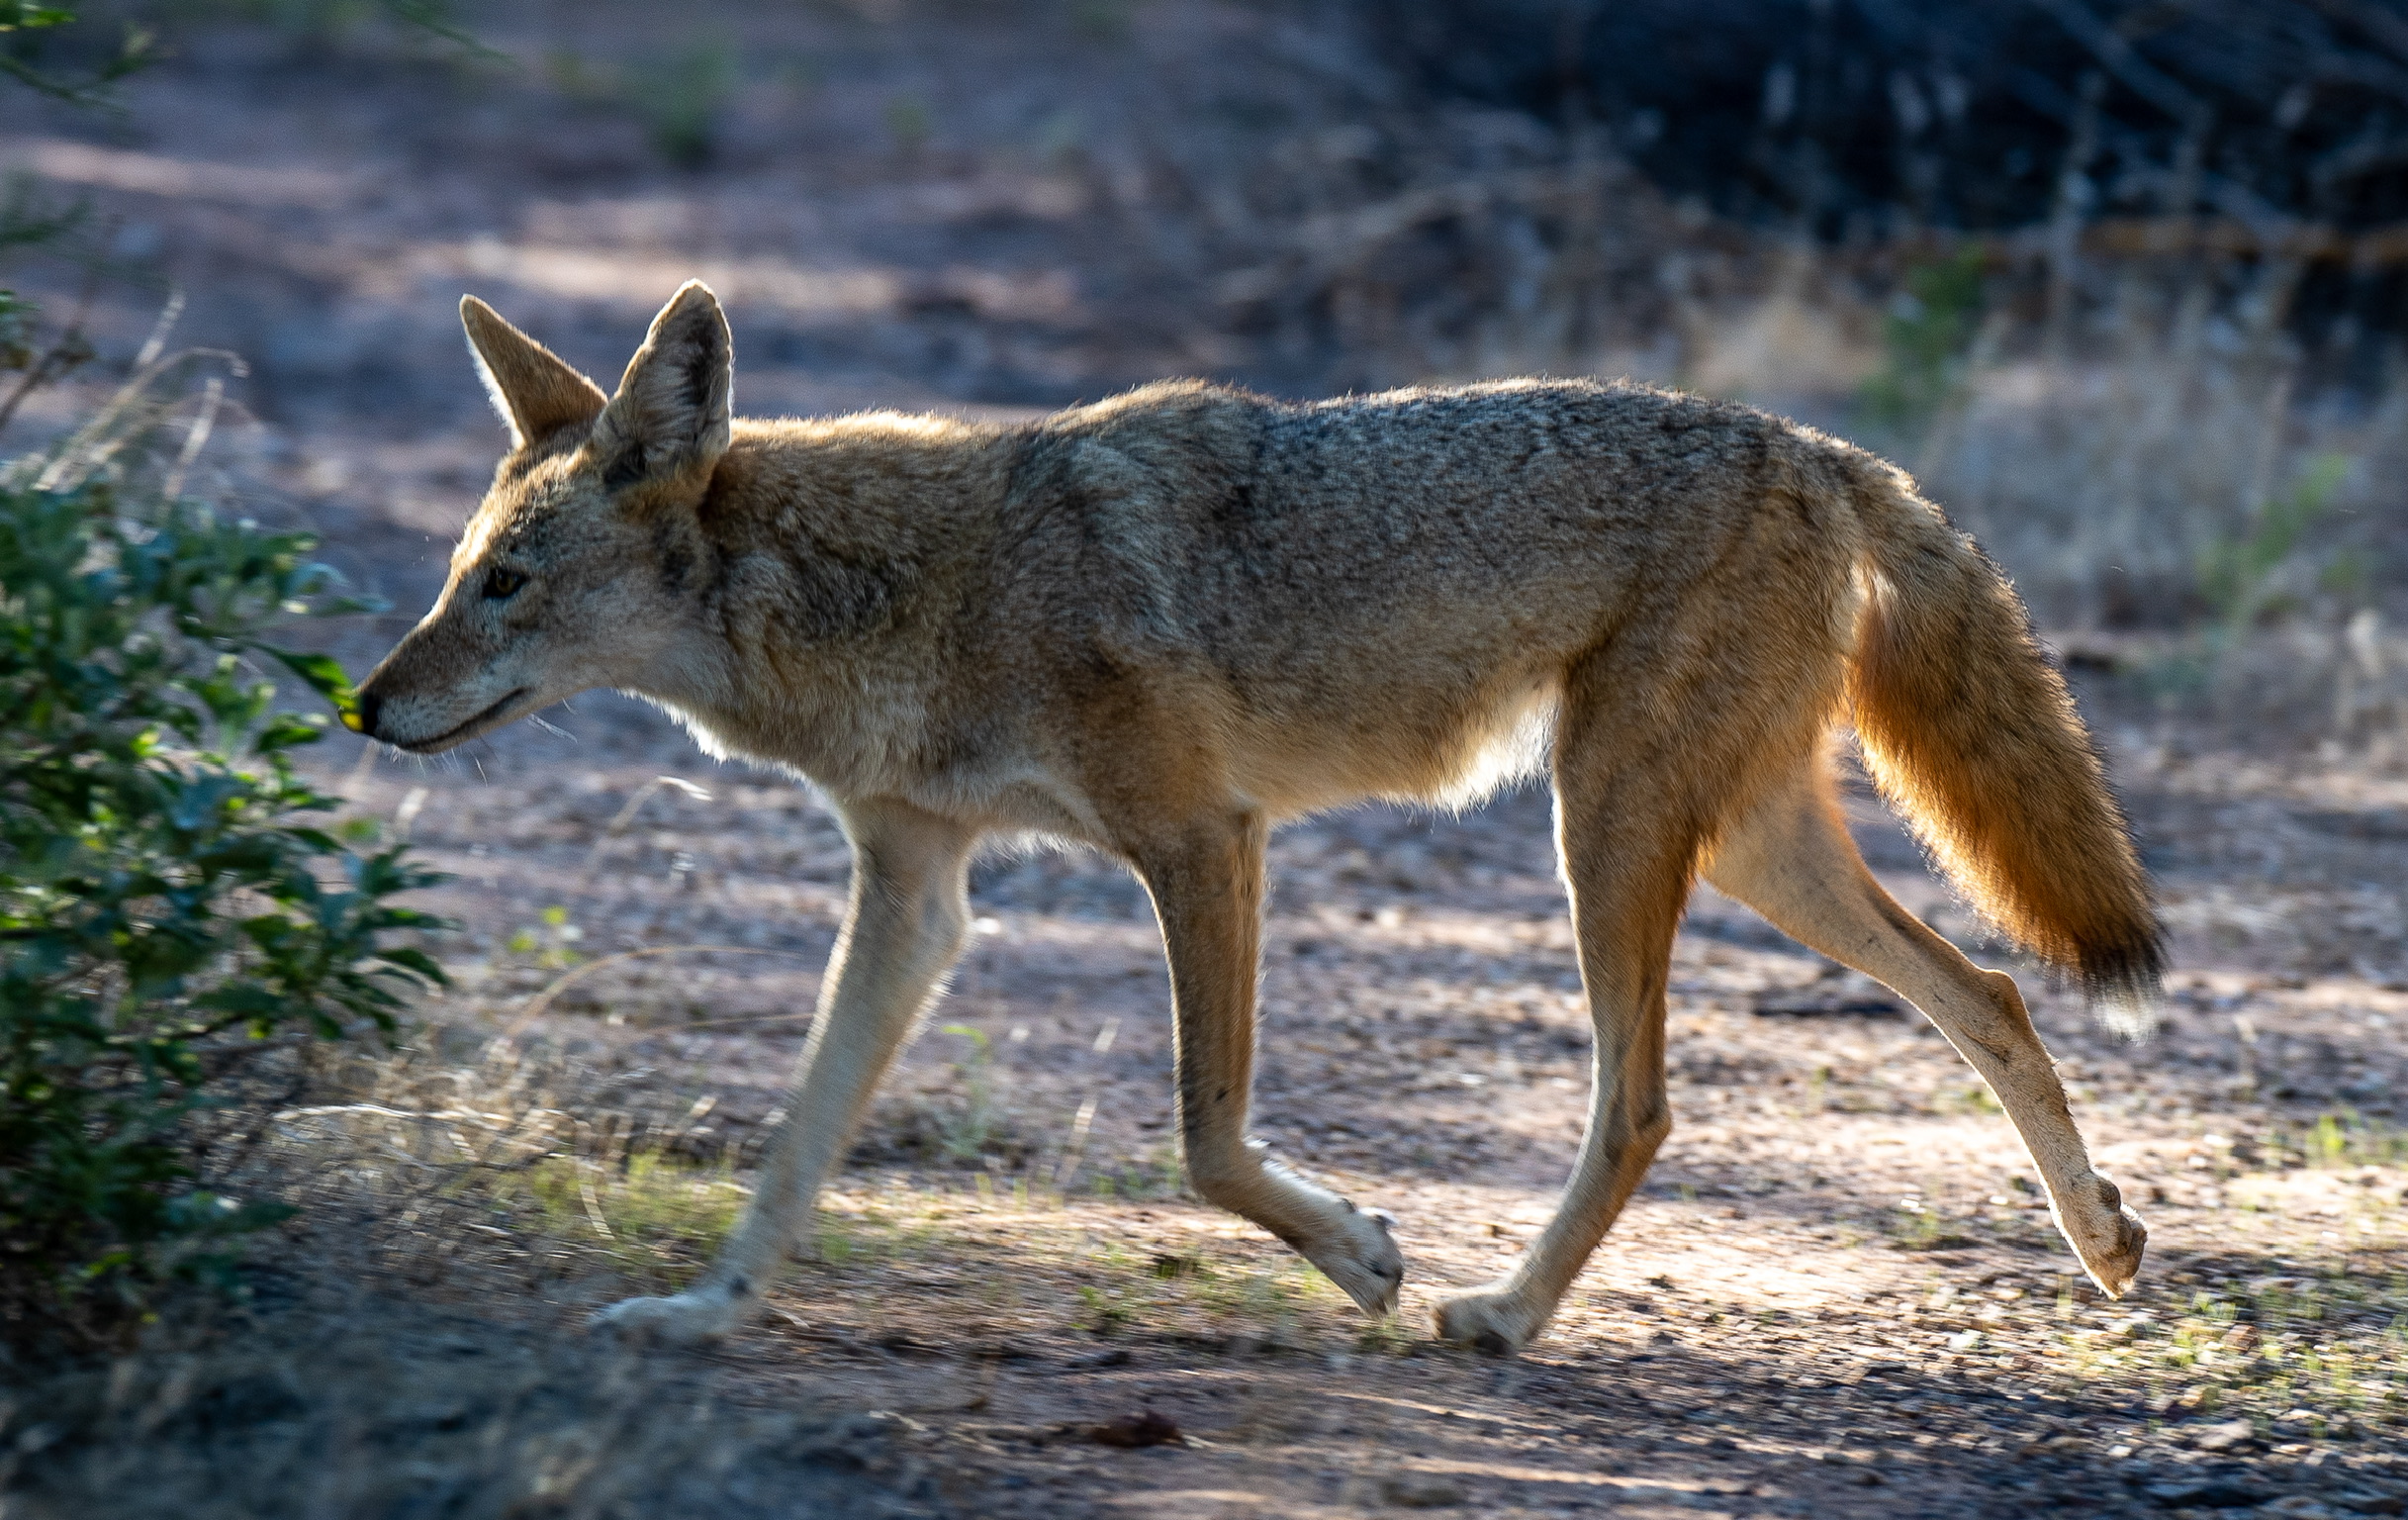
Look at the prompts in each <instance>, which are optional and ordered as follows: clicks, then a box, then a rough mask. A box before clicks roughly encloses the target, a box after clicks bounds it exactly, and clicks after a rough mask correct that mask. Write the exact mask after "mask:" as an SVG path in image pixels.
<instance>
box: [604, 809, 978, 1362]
mask: <svg viewBox="0 0 2408 1520" xmlns="http://www.w3.org/2000/svg"><path fill="white" fill-rule="evenodd" d="M841 811H842V814H843V818H844V824H845V832H846V834H847V835H848V836H849V837H850V838H851V839H852V841H853V893H852V902H851V903H850V904H849V905H848V907H847V908H846V912H845V926H844V929H843V931H842V932H841V933H839V934H838V935H837V938H836V951H835V953H834V955H832V956H831V957H830V958H829V961H828V971H827V975H826V977H825V979H824V980H823V981H822V983H821V987H820V997H819V1016H818V1018H817V1019H816V1020H815V1021H814V1022H813V1023H812V1026H811V1036H810V1039H809V1040H808V1041H806V1042H805V1043H804V1045H803V1048H802V1057H801V1060H800V1061H799V1062H798V1063H797V1064H796V1066H795V1076H794V1086H793V1090H792V1092H791V1093H789V1094H788V1095H787V1104H786V1119H785V1121H784V1122H783V1123H781V1124H780V1125H779V1126H778V1130H777V1132H776V1133H775V1134H774V1135H772V1136H771V1137H770V1143H769V1149H768V1151H767V1153H766V1154H765V1156H764V1157H763V1160H762V1166H761V1175H760V1177H759V1179H758V1180H757V1182H756V1184H755V1187H754V1189H753V1197H752V1202H751V1204H750V1205H749V1206H748V1207H747V1208H746V1209H745V1211H744V1217H743V1219H742V1220H741V1221H739V1222H738V1224H737V1226H736V1231H735V1234H734V1235H733V1236H731V1237H730V1238H729V1240H728V1243H727V1245H726V1247H725V1248H724V1249H722V1250H721V1251H720V1253H719V1259H718V1261H717V1262H715V1263H713V1264H712V1266H711V1269H710V1271H709V1272H708V1273H707V1274H705V1275H704V1277H703V1279H702V1281H701V1282H697V1283H695V1285H694V1286H693V1287H690V1288H688V1289H687V1290H686V1291H685V1292H682V1293H678V1294H676V1295H674V1296H672V1297H668V1298H629V1299H627V1300H625V1301H624V1302H621V1303H615V1304H612V1305H611V1306H610V1307H609V1308H607V1309H604V1310H602V1313H600V1314H599V1315H597V1316H596V1317H595V1323H596V1324H597V1325H598V1326H605V1327H608V1328H610V1329H613V1330H618V1331H622V1332H626V1333H630V1334H634V1335H638V1336H644V1337H650V1338H654V1339H659V1340H663V1341H670V1342H675V1343H680V1344H685V1343H692V1342H695V1341H705V1340H712V1339H716V1338H717V1337H719V1336H722V1335H725V1334H726V1333H727V1332H729V1331H730V1330H733V1329H734V1328H735V1327H736V1326H737V1325H738V1324H740V1323H742V1322H743V1320H744V1319H745V1317H746V1316H747V1315H748V1314H749V1313H750V1312H751V1311H752V1308H753V1306H754V1305H755V1304H756V1303H757V1302H759V1300H760V1298H761V1295H762V1293H763V1291H764V1290H766V1289H767V1288H768V1286H769V1284H770V1282H771V1280H772V1279H773V1278H774V1277H775V1275H776V1274H777V1271H778V1269H779V1266H780V1264H781V1263H783V1262H784V1261H785V1259H786V1254H787V1251H788V1250H789V1249H791V1248H792V1246H793V1245H794V1244H795V1241H796V1238H797V1237H798V1236H799V1235H800V1234H801V1233H802V1231H803V1229H804V1228H805V1227H806V1225H807V1224H808V1222H809V1219H810V1214H811V1208H812V1204H813V1202H814V1200H815V1199H816V1198H817V1197H818V1195H819V1188H820V1185H821V1184H822V1183H823V1182H824V1181H825V1180H826V1178H827V1175H828V1172H829V1170H830V1169H831V1168H833V1167H834V1166H835V1165H836V1163H837V1161H838V1159H839V1158H840V1157H841V1156H842V1155H843V1154H844V1147H845V1144H846V1142H847V1141H848V1140H849V1139H850V1138H851V1136H852V1134H853V1129H854V1126H855V1125H856V1124H858V1123H859V1122H860V1121H861V1116H862V1114H863V1112H864V1111H865V1110H866V1109H867V1108H868V1107H869V1106H870V1098H871V1096H872V1094H873V1093H876V1092H877V1091H878V1084H879V1079H880V1078H881V1077H883V1076H884V1075H885V1073H886V1068H887V1067H888V1066H889V1065H891V1064H892V1062H893V1060H894V1055H895V1052H896V1051H898V1050H900V1049H901V1048H902V1044H903V1039H904V1037H905V1036H906V1035H908V1034H909V1033H910V1032H911V1028H912V1025H913V1024H914V1023H915V1022H916V1021H917V1019H918V1017H919V1014H920V1010H921V1009H922V1008H923V1007H924V1006H926V1004H927V1003H928V1000H929V998H930V996H931V995H932V994H933V993H934V992H935V991H936V989H937V986H938V984H939V983H940V982H941V981H942V980H943V978H944V976H945V974H946V973H947V972H948V971H949V970H951V969H952V966H953V963H954V958H955V956H956V955H958V954H959V953H960V951H961V948H962V936H963V931H964V929H965V927H966V925H967V924H968V923H969V921H970V919H969V899H968V882H969V871H968V867H969V863H970V853H971V849H972V845H973V844H974V843H975V842H976V835H975V833H974V832H973V831H972V830H970V829H968V828H966V827H964V826H962V825H960V824H957V823H954V822H951V821H949V820H947V819H944V818H940V817H937V816H935V815H934V814H931V813H927V812H923V811H921V810H919V809H918V808H911V807H908V806H906V805H904V804H900V803H892V802H877V803H864V804H857V805H851V806H847V807H845V808H842V809H841Z"/></svg>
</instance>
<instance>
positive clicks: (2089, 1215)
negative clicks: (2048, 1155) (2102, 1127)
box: [2057, 1172, 2149, 1298]
mask: <svg viewBox="0 0 2408 1520" xmlns="http://www.w3.org/2000/svg"><path fill="white" fill-rule="evenodd" d="M2066 1191H2067V1194H2068V1196H2066V1197H2065V1198H2063V1199H2061V1200H2059V1201H2058V1206H2057V1227H2058V1229H2060V1230H2062V1231H2064V1233H2065V1238H2066V1241H2067V1242H2068V1243H2069V1244H2070V1245H2072V1246H2073V1248H2074V1254H2075V1255H2076V1256H2078V1257H2081V1258H2082V1265H2083V1267H2084V1270H2085V1271H2087V1272H2088V1273H2089V1274H2090V1281H2091V1282H2095V1283H2097V1284H2098V1286H2099V1290H2100V1291H2101V1292H2104V1293H2105V1294H2106V1295H2107V1296H2108V1297H2110V1298H2121V1297H2122V1296H2124V1292H2125V1290H2126V1289H2128V1288H2129V1287H2131V1286H2132V1280H2133V1279H2134V1278H2137V1277H2139V1276H2140V1271H2141V1256H2142V1254H2143V1253H2144V1252H2145V1251H2147V1250H2148V1248H2149V1226H2147V1225H2145V1224H2143V1223H2141V1216H2140V1215H2138V1214H2136V1213H2134V1212H2133V1211H2132V1210H2131V1209H2129V1208H2127V1207H2125V1206H2124V1194H2123V1190H2122V1189H2121V1188H2117V1187H2116V1186H2115V1184H2114V1183H2113V1182H2111V1181H2109V1180H2108V1179H2106V1178H2104V1177H2101V1176H2099V1175H2098V1174H2097V1173H2095V1172H2093V1173H2091V1174H2090V1175H2089V1176H2088V1177H2085V1178H2084V1179H2083V1180H2082V1181H2080V1182H2078V1183H2075V1184H2074V1185H2073V1186H2072V1187H2071V1188H2067V1189H2066Z"/></svg>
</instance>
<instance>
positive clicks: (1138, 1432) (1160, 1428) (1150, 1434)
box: [1087, 1409, 1187, 1450]
mask: <svg viewBox="0 0 2408 1520" xmlns="http://www.w3.org/2000/svg"><path fill="white" fill-rule="evenodd" d="M1087 1434H1088V1436H1089V1437H1090V1438H1091V1439H1092V1440H1093V1441H1094V1442H1095V1444H1096V1445H1097V1446H1117V1447H1120V1448H1122V1449H1123V1450H1134V1449H1136V1448H1138V1447H1142V1446H1185V1445H1186V1444H1187V1436H1186V1434H1185V1432H1183V1431H1181V1430H1180V1429H1179V1427H1178V1425H1177V1424H1176V1422H1174V1421H1172V1420H1170V1419H1167V1418H1165V1417H1164V1416H1162V1415H1159V1414H1157V1413H1155V1412H1154V1411H1153V1410H1151V1409H1142V1410H1140V1411H1138V1412H1137V1413H1136V1414H1124V1415H1122V1416H1121V1417H1120V1418H1119V1419H1117V1420H1109V1421H1106V1422H1105V1423H1104V1424H1101V1425H1098V1426H1095V1427H1094V1428H1093V1429H1092V1430H1090V1431H1088V1432H1087Z"/></svg>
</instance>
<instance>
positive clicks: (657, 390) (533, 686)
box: [345, 282, 733, 754]
mask: <svg viewBox="0 0 2408 1520" xmlns="http://www.w3.org/2000/svg"><path fill="white" fill-rule="evenodd" d="M460 320H461V322H462V323H463V324H464V325H465V326H466V327H467V329H468V342H469V346H470V348H471V349H472V350H473V351H474V352H475V354H476V358H477V368H478V370H479V371H480V372H481V373H482V374H483V375H484V377H485V385H486V389H487V390H489V391H490V392H492V393H493V399H494V406H495V408H496V409H497V410H499V411H500V412H501V414H502V416H503V419H504V421H506V422H508V423H509V428H510V451H509V454H508V455H507V456H505V457H504V459H503V460H502V463H501V466H500V467H499V468H498V469H496V470H495V472H494V484H493V489H492V490H490V491H488V492H487V493H486V496H485V501H484V504H483V505H482V506H480V507H478V509H477V513H476V516H475V517H473V518H471V519H469V522H468V529H467V531H465V532H463V533H462V534H461V535H460V544H459V547H458V548H456V549H454V550H453V551H452V556H451V577H450V579H449V580H448V581H446V582H445V583H444V586H443V594H442V595H441V596H440V597H438V598H436V599H435V604H434V610H433V611H431V612H429V613H428V614H427V615H426V616H425V618H423V619H422V620H420V622H419V623H418V625H417V627H415V628H413V629H411V631H410V634H409V636H408V637H406V638H404V639H403V640H402V641H401V643H400V644H399V645H397V646H396V647H395V648H394V651H393V652H392V653H391V654H389V655H387V656H385V661H384V663H383V664H381V665H379V666H377V668H376V670H375V672H374V674H372V675H370V676H369V677H368V679H367V682H366V683H365V684H364V685H363V686H362V687H361V688H360V692H359V709H358V714H357V716H356V717H348V718H346V719H345V721H347V722H349V723H350V724H351V725H352V726H353V727H355V728H357V729H358V730H359V731H360V732H361V733H364V734H366V735H367V736H368V737H370V738H372V739H381V740H383V741H384V742H386V743H388V744H393V745H396V746H398V747H400V748H402V749H407V750H414V751H416V752H417V753H419V754H434V753H436V752H438V751H440V750H446V749H449V748H451V747H452V746H453V745H455V744H460V743H464V742H466V741H467V740H469V739H472V738H475V737H476V736H477V735H478V734H481V733H485V732H488V731H490V730H492V729H494V728H498V727H500V726H501V725H502V724H504V723H507V722H509V721H510V720H511V719H512V718H516V717H522V716H524V715H525V714H527V713H532V712H534V711H535V710H536V709H538V708H542V707H547V706H549V705H551V704H552V703H555V702H559V701H561V700H563V699H565V698H569V697H574V696H576V695H577V694H578V693H579V692H582V691H587V690H590V689H592V688H594V687H598V686H614V687H627V688H634V689H639V690H653V691H658V690H661V689H662V688H663V687H664V686H668V687H670V688H672V689H674V688H675V686H676V685H677V682H676V680H675V676H676V670H675V667H676V665H677V664H678V662H679V658H680V651H681V649H683V648H690V647H692V645H691V644H690V642H689V639H690V636H691V634H692V633H693V632H694V631H695V626H694V618H695V610H696V605H697V601H698V599H697V597H696V595H695V592H696V590H697V589H698V588H697V586H696V585H695V582H696V581H697V579H698V578H699V577H700V576H701V575H702V574H704V573H705V572H706V569H707V566H706V564H705V563H704V561H705V560H706V558H707V556H708V548H707V545H706V544H705V543H704V542H703V540H702V536H701V532H700V528H699V518H698V515H697V514H698V509H699V507H700V505H701V501H702V498H703V495H704V493H705V492H706V491H707V490H708V489H709V486H710V479H711V472H712V470H713V469H714V468H715V467H716V466H717V464H718V462H719V458H720V456H721V455H722V454H724V453H725V452H726V451H727V442H728V430H729V423H728V406H729V393H730V390H731V387H732V381H733V376H732V373H731V364H732V349H731V345H730V342H729V338H728V332H727V319H726V318H725V317H724V316H722V315H721V314H720V311H719V303H718V301H717V300H716V299H715V298H714V297H713V296H712V295H711V293H710V291H709V290H708V289H707V288H705V287H704V286H702V285H701V284H700V283H698V282H696V283H691V284H689V285H687V286H686V287H685V288H684V289H683V290H680V291H679V292H678V293H677V295H676V296H675V297H674V298H672V299H671V301H670V303H669V304H668V305H667V306H665V307H663V308H661V314H660V315H659V316H658V317H655V318H654V319H653V320H652V331H651V332H650V333H649V334H647V335H646V337H645V339H644V346H643V347H642V348H640V349H638V350H636V355H635V357H634V359H632V360H631V361H629V363H628V365H627V373H626V375H625V376H624V378H622V379H621V380H620V381H619V384H618V394H617V395H615V396H604V395H603V394H602V391H601V390H600V389H599V388H598V387H597V386H596V385H595V384H594V382H593V381H591V380H588V379H587V378H586V377H585V376H583V375H581V374H579V373H578V372H577V371H576V370H574V369H571V368H570V367H569V366H568V365H567V364H565V363H563V362H562V361H561V360H560V359H559V358H558V357H556V356H555V355H554V354H553V353H552V352H551V351H550V350H549V349H547V348H545V347H544V346H543V345H542V344H541V343H538V342H536V341H535V340H534V339H533V338H531V337H528V336H527V335H526V334H525V333H523V332H519V331H518V330H517V329H516V328H513V327H511V326H510V325H509V323H507V322H505V321H503V320H502V319H501V317H499V316H497V315H496V314H495V312H494V309H493V308H492V307H489V306H487V305H486V304H485V303H484V302H482V301H479V300H478V299H477V298H476V297H474V296H469V297H466V298H464V299H463V300H462V301H461V302H460Z"/></svg>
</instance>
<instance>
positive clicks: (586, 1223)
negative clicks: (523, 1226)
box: [496, 1151, 748, 1281]
mask: <svg viewBox="0 0 2408 1520" xmlns="http://www.w3.org/2000/svg"><path fill="white" fill-rule="evenodd" d="M496 1192H497V1196H498V1198H499V1199H500V1200H501V1201H504V1202H505V1203H508V1202H510V1201H514V1200H515V1198H516V1197H520V1196H522V1197H524V1198H525V1199H526V1200H527V1201H529V1202H531V1203H532V1204H533V1206H534V1208H535V1211H536V1213H537V1215H538V1217H539V1218H540V1219H541V1221H542V1223H543V1227H544V1228H545V1230H546V1231H547V1232H549V1233H551V1234H553V1235H556V1236H559V1237H561V1238H563V1239H567V1240H576V1241H580V1242H582V1243H584V1244H585V1245H586V1246H588V1247H589V1248H590V1249H599V1250H601V1251H602V1254H604V1255H605V1256H607V1257H608V1258H609V1259H610V1260H611V1261H612V1262H614V1263H616V1264H617V1265H618V1266H619V1267H620V1268H621V1269H622V1270H624V1271H626V1272H627V1273H628V1274H629V1275H631V1276H634V1277H637V1278H642V1279H647V1280H654V1281H658V1280H661V1279H663V1278H664V1277H665V1276H668V1275H673V1274H682V1273H683V1271H684V1270H685V1269H688V1268H690V1267H692V1266H694V1265H695V1264H696V1263H698V1262H701V1261H707V1260H708V1259H709V1258H710V1256H711V1255H712V1254H713V1253H714V1252H716V1251H717V1250H718V1248H719V1244H720V1242H721V1241H723V1240H725V1239H726V1238H727V1235H728V1232H729V1231H730V1230H732V1229H734V1228H735V1224H736V1218H737V1216H738V1215H739V1214H741V1213H742V1212H743V1209H744V1202H745V1198H746V1197H747V1196H748V1193H747V1190H746V1189H745V1188H743V1187H742V1186H741V1185H740V1184H738V1183H737V1182H736V1180H735V1175H734V1172H733V1169H732V1168H731V1167H730V1166H729V1165H728V1164H727V1163H725V1162H722V1163H720V1164H719V1165H717V1166H713V1167H696V1166H694V1165H692V1164H691V1163H688V1162H684V1161H681V1160H679V1159H677V1158H675V1157H672V1156H668V1155H664V1154H662V1153H660V1152H657V1151H645V1152H639V1153H637V1154H634V1155H631V1156H629V1157H627V1158H626V1159H625V1161H624V1162H623V1163H622V1164H621V1165H618V1166H615V1167H614V1166H610V1165H608V1164H606V1163H602V1162H598V1161H595V1160H593V1159H590V1158H585V1157H576V1156H554V1157H549V1158H546V1159H545V1160H543V1161H541V1162H539V1163H537V1164H536V1165H535V1166H533V1167H531V1168H529V1169H528V1170H527V1171H525V1172H524V1173H522V1174H519V1175H517V1176H515V1177H512V1178H509V1179H507V1180H505V1181H504V1182H502V1183H501V1184H499V1185H498V1186H497V1188H496Z"/></svg>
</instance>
